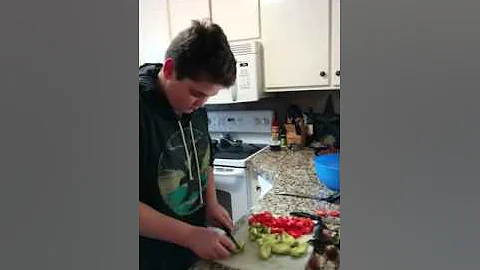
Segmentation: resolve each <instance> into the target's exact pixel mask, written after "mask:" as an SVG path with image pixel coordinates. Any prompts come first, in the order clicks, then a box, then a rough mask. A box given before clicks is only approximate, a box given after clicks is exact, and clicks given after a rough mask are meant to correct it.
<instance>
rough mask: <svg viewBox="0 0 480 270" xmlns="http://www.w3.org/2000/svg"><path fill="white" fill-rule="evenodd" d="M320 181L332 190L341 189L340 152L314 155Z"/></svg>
mask: <svg viewBox="0 0 480 270" xmlns="http://www.w3.org/2000/svg"><path fill="white" fill-rule="evenodd" d="M313 163H314V167H315V172H316V174H317V177H318V181H319V182H320V183H322V184H323V185H324V186H326V187H327V188H328V189H330V190H332V191H336V192H338V191H340V168H339V167H340V154H339V153H335V154H325V155H320V156H314V157H313Z"/></svg>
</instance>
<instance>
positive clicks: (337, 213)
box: [328, 210, 340, 217]
mask: <svg viewBox="0 0 480 270" xmlns="http://www.w3.org/2000/svg"><path fill="white" fill-rule="evenodd" d="M328 215H329V216H331V217H339V216H340V211H338V210H332V211H328Z"/></svg>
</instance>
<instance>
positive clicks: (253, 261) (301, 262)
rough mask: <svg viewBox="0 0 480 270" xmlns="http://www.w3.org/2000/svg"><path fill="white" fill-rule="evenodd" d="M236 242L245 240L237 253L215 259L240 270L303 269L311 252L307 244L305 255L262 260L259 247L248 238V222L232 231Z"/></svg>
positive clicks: (303, 239) (301, 238)
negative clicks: (240, 250)
mask: <svg viewBox="0 0 480 270" xmlns="http://www.w3.org/2000/svg"><path fill="white" fill-rule="evenodd" d="M232 234H233V236H234V237H235V239H236V240H237V241H238V242H242V241H244V242H245V250H244V251H243V252H241V253H238V254H233V255H232V256H230V257H229V258H227V259H223V260H218V261H216V262H217V263H219V264H222V265H224V266H227V267H230V268H234V269H241V270H283V269H285V270H297V269H299V270H303V269H305V267H306V266H307V264H308V259H309V258H310V255H311V254H312V251H313V247H312V246H311V245H308V250H307V252H306V254H305V256H303V257H300V258H293V257H291V256H288V255H283V256H281V255H272V257H270V259H268V260H262V259H261V258H260V257H259V249H260V247H259V246H258V245H257V244H256V243H255V242H254V241H253V242H252V241H250V240H248V222H244V223H243V224H241V225H240V226H239V228H238V230H237V231H235V232H233V233H232ZM312 237H313V234H311V235H304V236H302V237H300V238H298V240H300V241H307V240H309V239H311V238H312Z"/></svg>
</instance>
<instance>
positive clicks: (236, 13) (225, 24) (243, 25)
mask: <svg viewBox="0 0 480 270" xmlns="http://www.w3.org/2000/svg"><path fill="white" fill-rule="evenodd" d="M258 1H259V0H241V1H238V0H211V6H212V7H211V9H212V21H213V22H215V23H217V24H218V25H220V26H221V27H222V29H223V30H224V31H225V34H226V35H227V38H228V40H241V39H253V38H259V36H260V23H259V2H258Z"/></svg>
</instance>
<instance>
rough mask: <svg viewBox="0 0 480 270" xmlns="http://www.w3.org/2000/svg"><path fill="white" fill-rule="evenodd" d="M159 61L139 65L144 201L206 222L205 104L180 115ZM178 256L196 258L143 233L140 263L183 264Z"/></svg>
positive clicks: (146, 266) (196, 222)
mask: <svg viewBox="0 0 480 270" xmlns="http://www.w3.org/2000/svg"><path fill="white" fill-rule="evenodd" d="M161 67H162V65H161V64H145V65H143V66H141V67H140V70H139V89H140V93H139V99H140V104H139V110H140V121H139V122H140V145H139V147H140V152H139V154H140V202H143V203H145V204H147V205H149V206H151V207H152V208H154V209H155V210H157V211H159V212H161V213H163V214H165V215H168V216H170V217H173V218H175V219H178V220H182V221H184V222H187V223H189V224H192V225H196V226H205V211H204V207H202V201H205V191H206V187H207V179H208V172H209V169H210V166H211V165H212V161H213V158H212V155H211V152H212V151H211V143H210V136H209V133H208V120H207V113H206V110H205V109H203V108H202V109H199V110H197V111H195V112H193V113H192V114H189V115H183V116H182V117H181V118H180V117H178V116H177V115H176V114H175V112H174V110H173V108H172V106H171V105H170V103H169V102H168V100H167V98H166V97H165V95H164V91H163V89H162V88H161V84H160V83H159V81H158V78H157V76H158V73H159V71H160V69H161ZM193 142H195V143H193ZM187 156H189V158H187ZM189 159H190V166H189V165H188V164H189V162H188V160H189ZM199 178H200V179H201V181H199ZM200 189H201V190H202V191H201V194H200V193H199V190H200ZM177 256H180V257H181V259H180V260H183V262H187V261H188V260H189V258H190V259H191V260H194V259H195V256H194V254H193V253H192V252H191V251H188V250H185V249H183V248H181V247H179V246H176V245H173V244H171V243H166V242H163V241H158V240H154V239H149V238H145V237H142V236H140V269H167V268H168V269H183V267H179V266H180V263H181V262H178V264H176V263H175V264H172V263H174V262H175V261H176V260H177V259H179V258H180V257H177ZM176 258H177V259H176ZM177 266H178V267H179V268H177ZM186 266H187V265H186ZM165 267H167V268H165ZM172 267H173V268H172Z"/></svg>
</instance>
